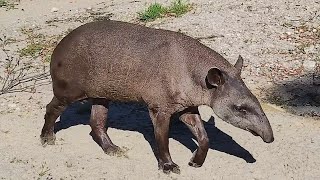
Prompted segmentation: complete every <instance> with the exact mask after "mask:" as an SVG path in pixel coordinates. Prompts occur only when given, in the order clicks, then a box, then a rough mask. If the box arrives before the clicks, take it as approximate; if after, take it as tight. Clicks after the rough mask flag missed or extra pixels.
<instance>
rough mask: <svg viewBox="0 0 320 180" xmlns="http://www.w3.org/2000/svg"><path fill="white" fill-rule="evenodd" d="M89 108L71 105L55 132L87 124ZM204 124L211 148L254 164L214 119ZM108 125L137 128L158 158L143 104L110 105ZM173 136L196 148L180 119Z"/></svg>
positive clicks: (174, 126)
mask: <svg viewBox="0 0 320 180" xmlns="http://www.w3.org/2000/svg"><path fill="white" fill-rule="evenodd" d="M90 107H91V105H90V104H89V103H79V102H77V103H74V104H72V105H71V106H69V107H68V108H67V109H66V110H65V112H64V113H63V114H62V115H61V117H60V121H58V122H56V125H55V131H56V132H58V131H60V130H63V129H67V128H69V127H71V126H75V125H79V124H84V125H88V124H89V118H90ZM204 126H205V129H206V131H207V134H208V137H209V139H210V144H209V148H210V149H214V150H217V151H220V152H224V153H227V154H230V155H233V156H236V157H239V158H242V159H244V160H245V161H246V162H247V163H254V162H255V161H256V160H255V159H254V158H253V156H252V155H251V154H250V152H248V151H247V150H246V149H244V148H243V147H241V146H240V145H239V144H238V143H237V142H235V141H234V140H233V139H232V137H231V136H229V135H227V134H226V133H224V132H223V131H221V130H219V129H218V128H217V127H215V124H214V120H213V119H212V120H210V121H209V122H204ZM108 127H111V128H116V129H120V130H126V131H136V132H139V133H141V134H143V136H144V138H145V139H146V140H147V141H148V143H149V144H150V146H151V148H152V150H153V152H154V153H155V157H156V150H155V149H156V148H155V147H156V146H155V140H154V133H153V125H152V122H151V120H150V117H149V114H148V110H147V108H146V107H145V106H144V105H141V104H133V103H113V104H111V105H110V108H109V117H108ZM111 138H112V137H111ZM170 138H173V139H175V140H177V141H178V142H180V143H181V144H183V145H184V146H185V147H187V148H188V149H189V150H190V151H191V152H193V151H194V150H195V149H196V148H197V144H196V143H195V142H194V141H193V139H194V136H193V135H192V133H191V132H190V131H189V129H188V128H187V126H186V125H185V124H183V123H182V122H180V121H178V120H173V121H172V124H171V126H170ZM115 143H116V142H115Z"/></svg>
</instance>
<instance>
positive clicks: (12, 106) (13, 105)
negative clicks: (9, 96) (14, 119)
mask: <svg viewBox="0 0 320 180" xmlns="http://www.w3.org/2000/svg"><path fill="white" fill-rule="evenodd" d="M8 107H9V108H15V107H17V105H16V104H8Z"/></svg>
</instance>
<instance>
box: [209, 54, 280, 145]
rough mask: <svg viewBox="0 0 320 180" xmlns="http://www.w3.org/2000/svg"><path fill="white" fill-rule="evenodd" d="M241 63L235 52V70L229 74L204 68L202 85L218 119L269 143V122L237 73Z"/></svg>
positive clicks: (239, 72) (270, 140) (271, 137)
mask: <svg viewBox="0 0 320 180" xmlns="http://www.w3.org/2000/svg"><path fill="white" fill-rule="evenodd" d="M242 65H243V59H242V57H241V56H239V58H238V61H237V62H236V64H235V65H234V67H235V68H234V69H235V70H236V71H237V72H236V73H233V75H230V73H227V72H224V71H222V70H220V69H218V68H211V69H210V70H209V71H208V74H207V76H206V85H207V88H209V89H212V98H211V103H210V106H211V107H212V109H213V111H214V112H215V113H216V115H217V116H219V117H220V118H221V119H222V120H224V121H226V122H228V123H230V124H232V125H234V126H236V127H239V128H241V129H244V130H247V131H249V132H251V133H252V134H254V135H259V136H260V137H261V138H262V139H263V141H264V142H267V143H271V142H273V140H274V138H273V132H272V129H271V126H270V123H269V121H268V119H267V117H266V115H265V114H264V112H263V110H262V108H261V105H260V103H259V101H258V100H257V98H256V97H255V96H254V95H253V94H252V93H251V92H250V90H249V89H248V88H247V87H246V85H245V84H244V82H243V81H242V79H241V77H240V74H241V69H242Z"/></svg>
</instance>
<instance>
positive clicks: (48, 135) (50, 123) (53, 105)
mask: <svg viewBox="0 0 320 180" xmlns="http://www.w3.org/2000/svg"><path fill="white" fill-rule="evenodd" d="M65 108H66V105H65V104H64V103H62V102H61V101H59V100H58V99H57V98H56V97H55V96H54V97H53V98H52V100H51V102H50V103H49V104H48V105H47V106H46V114H45V116H44V119H45V123H44V125H43V128H42V131H41V135H40V138H41V144H42V145H45V144H49V145H52V144H54V141H55V135H54V123H55V122H56V119H57V118H58V117H59V116H60V115H61V114H62V112H63V111H64V110H65Z"/></svg>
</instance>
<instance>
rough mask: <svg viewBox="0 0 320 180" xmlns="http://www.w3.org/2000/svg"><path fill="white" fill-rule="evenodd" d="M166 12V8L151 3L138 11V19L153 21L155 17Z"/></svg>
mask: <svg viewBox="0 0 320 180" xmlns="http://www.w3.org/2000/svg"><path fill="white" fill-rule="evenodd" d="M167 12H168V10H167V8H165V7H163V6H162V5H161V4H159V3H154V4H151V5H150V6H149V7H148V8H147V9H146V10H145V11H144V12H140V13H138V14H139V20H140V21H153V20H155V19H157V18H160V17H162V16H163V15H164V14H166V13H167Z"/></svg>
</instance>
